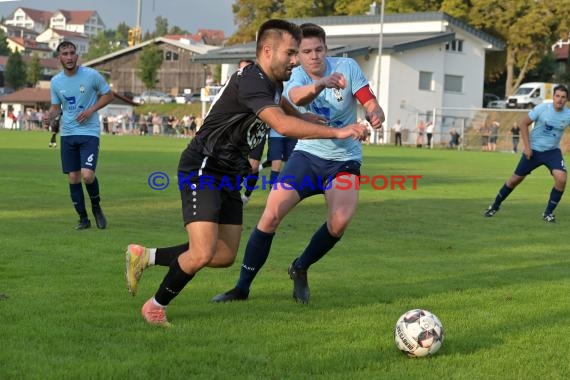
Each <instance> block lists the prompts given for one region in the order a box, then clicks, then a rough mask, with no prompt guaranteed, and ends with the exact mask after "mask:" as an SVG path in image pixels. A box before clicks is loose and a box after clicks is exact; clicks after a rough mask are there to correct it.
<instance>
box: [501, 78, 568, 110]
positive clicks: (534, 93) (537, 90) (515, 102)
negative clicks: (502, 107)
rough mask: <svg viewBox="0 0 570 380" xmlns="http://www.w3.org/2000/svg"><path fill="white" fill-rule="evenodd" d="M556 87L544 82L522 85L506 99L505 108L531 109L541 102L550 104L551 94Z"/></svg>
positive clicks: (553, 84)
mask: <svg viewBox="0 0 570 380" xmlns="http://www.w3.org/2000/svg"><path fill="white" fill-rule="evenodd" d="M557 85H558V84H557V83H546V82H530V83H523V84H521V85H520V87H519V88H517V90H516V91H515V93H514V94H513V95H511V96H509V97H508V98H507V108H533V107H534V106H536V105H538V104H540V103H543V102H548V101H550V102H552V95H553V93H552V92H553V91H554V87H556V86H557Z"/></svg>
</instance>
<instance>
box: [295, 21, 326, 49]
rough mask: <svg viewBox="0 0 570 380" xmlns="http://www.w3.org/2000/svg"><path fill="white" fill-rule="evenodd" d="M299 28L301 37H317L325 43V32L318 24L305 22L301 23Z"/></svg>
mask: <svg viewBox="0 0 570 380" xmlns="http://www.w3.org/2000/svg"><path fill="white" fill-rule="evenodd" d="M300 28H301V32H302V33H303V38H309V37H317V38H319V39H320V40H321V41H323V44H325V45H326V44H327V34H326V33H325V30H324V29H323V28H322V27H320V26H319V25H317V24H313V23H310V22H307V23H305V24H301V26H300Z"/></svg>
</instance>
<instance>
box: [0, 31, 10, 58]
mask: <svg viewBox="0 0 570 380" xmlns="http://www.w3.org/2000/svg"><path fill="white" fill-rule="evenodd" d="M10 51H11V50H10V48H9V47H8V40H7V39H6V33H4V30H3V29H0V55H3V56H6V55H9V54H10Z"/></svg>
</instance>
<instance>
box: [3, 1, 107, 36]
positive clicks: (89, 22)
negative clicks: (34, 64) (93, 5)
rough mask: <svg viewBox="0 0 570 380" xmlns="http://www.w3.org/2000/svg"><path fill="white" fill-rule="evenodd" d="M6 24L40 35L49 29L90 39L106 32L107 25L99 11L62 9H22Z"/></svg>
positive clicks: (11, 16)
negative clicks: (52, 10)
mask: <svg viewBox="0 0 570 380" xmlns="http://www.w3.org/2000/svg"><path fill="white" fill-rule="evenodd" d="M4 24H6V25H11V26H17V27H21V28H26V29H31V30H34V31H36V32H38V33H42V32H43V31H45V30H46V29H48V28H54V29H60V30H67V31H69V32H76V33H81V34H85V35H87V36H89V37H94V36H96V35H97V34H98V33H99V32H101V31H103V30H105V24H104V23H103V21H102V20H101V17H99V14H98V13H97V11H90V10H86V11H66V10H61V9H60V10H57V11H55V12H50V11H43V10H39V9H32V8H25V7H20V8H17V9H16V10H15V11H14V12H13V13H12V14H11V15H10V16H8V17H7V18H6V20H5V21H4Z"/></svg>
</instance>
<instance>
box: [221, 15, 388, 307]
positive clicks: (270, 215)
mask: <svg viewBox="0 0 570 380" xmlns="http://www.w3.org/2000/svg"><path fill="white" fill-rule="evenodd" d="M301 30H302V32H303V38H302V40H301V43H300V45H299V60H300V62H301V66H300V67H297V68H295V69H294V70H293V73H292V75H291V78H290V80H289V81H288V83H287V85H286V88H285V90H284V94H285V95H286V97H287V98H288V99H289V100H290V101H291V103H293V104H294V105H295V106H297V107H303V108H304V109H305V110H306V111H308V112H310V113H313V114H316V115H319V116H320V117H321V118H322V119H323V120H325V121H326V123H327V124H328V125H329V127H331V128H340V127H341V126H342V125H344V124H347V123H354V122H356V121H357V103H360V104H361V105H362V106H363V107H364V109H365V112H366V118H367V119H368V120H369V122H370V124H371V125H372V127H373V128H376V129H378V128H380V127H381V126H382V123H383V122H384V112H383V110H382V108H381V107H380V105H379V104H378V101H377V100H376V97H375V96H374V94H373V93H372V91H371V90H370V88H369V85H368V81H367V80H366V78H365V77H364V75H363V73H362V70H361V69H360V67H359V66H358V65H357V63H356V62H355V61H354V60H352V59H351V58H333V57H327V56H326V54H327V46H326V35H325V31H324V30H323V28H321V27H320V26H318V25H315V24H303V25H301ZM361 161H362V149H361V142H360V141H355V140H351V139H333V140H329V141H325V140H322V139H316V140H313V141H308V140H299V141H298V142H297V145H296V147H295V150H294V151H293V154H292V155H291V157H290V158H289V161H288V162H287V164H286V165H285V168H284V169H283V171H282V172H281V174H280V176H279V180H278V183H277V184H276V185H275V186H274V187H273V188H272V190H271V192H270V193H269V197H268V199H267V203H266V205H265V210H264V211H263V214H262V216H261V219H260V220H259V222H258V224H257V227H256V228H255V229H254V230H253V232H252V233H251V236H250V238H249V241H248V243H247V246H246V250H245V254H244V258H243V263H242V266H241V271H240V277H239V280H238V282H237V284H236V286H235V287H234V288H233V289H231V290H229V291H228V292H226V293H222V294H218V295H217V296H215V297H214V298H213V301H214V302H227V301H235V300H245V299H247V298H248V296H249V290H250V287H251V284H252V282H253V280H254V278H255V276H256V275H257V273H258V272H259V270H260V269H261V267H262V266H263V265H264V263H265V261H266V260H267V257H268V256H269V251H270V249H271V243H272V241H273V237H274V235H275V231H276V230H277V227H278V226H279V224H280V223H281V221H282V220H283V218H284V217H285V216H286V215H287V214H288V213H289V211H291V210H292V209H293V208H294V207H295V206H296V205H297V204H298V203H299V202H300V201H301V200H303V199H305V198H307V197H310V196H312V195H316V194H324V196H325V200H326V203H327V207H328V216H327V220H326V222H325V223H324V224H323V225H322V226H321V227H320V228H319V229H318V230H317V231H316V232H315V233H314V234H313V237H312V238H311V240H310V242H309V244H308V245H307V247H306V248H305V250H304V252H303V253H302V254H301V255H300V256H299V257H297V258H296V259H295V260H294V261H293V263H292V264H291V266H290V268H289V275H290V277H291V279H292V280H293V283H294V284H293V298H294V299H295V300H296V301H298V302H301V303H308V301H309V285H308V280H307V270H308V269H309V267H310V266H311V265H312V264H314V263H316V262H317V261H318V260H320V259H321V258H322V257H323V256H324V255H325V254H326V253H327V252H329V251H330V250H331V249H332V248H333V247H334V245H335V244H336V243H337V242H338V241H339V240H340V238H341V237H342V235H343V233H344V231H345V229H346V228H347V226H348V224H349V222H350V220H351V219H352V216H353V215H354V213H355V211H356V207H357V204H358V176H359V175H360V164H361ZM339 181H342V182H343V183H350V184H351V186H348V189H347V188H346V187H342V189H341V188H340V187H339V186H337V184H338V182H339Z"/></svg>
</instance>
